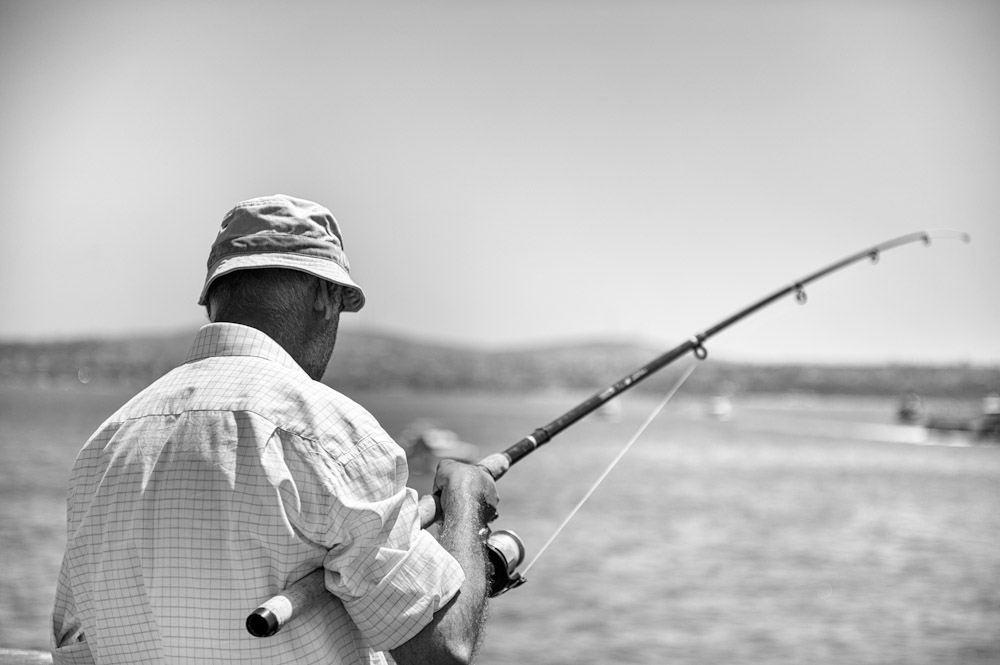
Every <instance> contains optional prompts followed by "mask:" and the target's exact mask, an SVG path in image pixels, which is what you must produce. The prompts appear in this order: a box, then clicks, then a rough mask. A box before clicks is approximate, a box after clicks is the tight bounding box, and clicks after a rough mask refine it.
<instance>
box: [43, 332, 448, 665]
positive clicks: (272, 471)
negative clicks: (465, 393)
mask: <svg viewBox="0 0 1000 665" xmlns="http://www.w3.org/2000/svg"><path fill="white" fill-rule="evenodd" d="M405 482H406V463H405V458H404V456H403V454H402V452H401V451H400V449H399V448H398V447H397V446H396V445H395V444H394V443H393V442H392V440H391V438H390V437H389V436H388V435H386V433H385V432H384V431H383V430H382V429H381V427H379V426H378V424H377V423H376V422H375V420H374V419H373V418H372V417H371V416H370V415H369V414H368V413H367V412H366V411H364V410H363V409H362V408H361V407H359V406H357V405H356V404H354V403H353V402H352V401H350V400H348V399H347V398H345V397H343V396H342V395H339V394H338V393H336V392H335V391H333V390H331V389H329V388H327V387H326V386H323V385H322V384H319V383H317V382H314V381H312V380H310V379H309V378H308V376H307V375H306V374H305V373H304V372H303V371H302V370H301V369H300V368H299V367H298V366H297V365H296V364H295V362H294V361H293V360H292V359H291V358H290V357H289V356H288V355H287V354H286V353H284V351H283V350H281V348H280V347H279V346H278V345H276V344H275V343H274V342H273V341H271V340H270V339H269V338H267V336H265V335H262V334H260V333H258V332H257V331H254V330H253V329H251V328H247V327H244V326H236V325H231V324H214V325H209V326H206V327H205V328H203V329H202V332H201V333H199V337H198V340H196V344H195V349H194V351H193V352H192V358H191V359H190V360H189V362H188V363H186V364H185V365H183V366H181V367H179V368H177V369H176V370H174V371H173V372H171V373H170V374H168V375H167V376H165V377H163V378H162V379H160V380H159V381H157V382H156V383H155V384H153V385H152V386H150V387H149V388H148V389H146V390H145V391H143V392H142V393H140V394H139V395H137V396H136V397H135V398H134V399H133V400H131V401H130V402H129V403H128V404H127V405H125V406H124V407H122V409H120V410H119V411H118V413H116V414H115V415H114V416H112V417H111V418H110V419H109V420H108V421H107V422H106V423H105V424H104V425H103V426H102V427H101V429H100V430H98V432H97V433H96V434H95V435H94V437H92V438H91V440H90V441H89V442H88V443H87V445H86V446H85V447H84V449H83V451H82V452H81V453H80V456H79V458H78V459H77V462H76V464H75V465H74V469H73V474H72V478H71V482H70V497H69V515H68V541H69V542H68V546H67V552H66V558H65V561H64V566H63V571H62V573H61V576H60V584H59V596H58V598H57V603H56V611H55V614H54V630H55V639H56V641H57V645H59V644H67V645H69V648H68V649H67V650H66V655H69V652H70V651H72V650H74V649H79V648H80V647H79V646H76V647H74V646H73V644H72V643H73V641H74V640H73V635H72V633H73V632H74V631H82V632H83V633H85V636H86V640H87V643H88V645H87V646H88V647H89V648H90V650H91V651H93V652H95V655H96V654H97V653H100V655H101V659H102V660H104V661H107V662H129V663H139V662H186V661H191V662H195V661H199V662H206V661H211V662H248V661H266V662H281V661H283V660H285V661H287V660H295V661H296V662H368V659H369V656H372V655H373V654H372V653H371V652H370V650H369V648H368V646H367V645H368V644H370V645H372V647H373V648H375V649H384V648H389V647H393V646H395V645H397V644H399V643H400V642H402V641H405V640H406V639H408V638H409V637H411V636H412V635H413V634H414V633H415V632H417V631H418V630H419V629H420V627H421V626H423V625H424V624H426V622H427V620H428V613H432V612H433V611H435V610H436V609H438V606H437V605H433V604H431V605H428V604H427V603H426V601H425V600H424V596H425V595H426V593H427V592H428V591H429V590H428V589H426V588H424V589H417V588H412V589H411V588H404V587H405V586H406V585H403V584H395V585H394V584H389V587H390V589H389V590H386V589H385V588H384V586H385V582H386V580H387V579H388V580H389V581H390V582H392V572H391V571H393V570H394V569H395V568H397V567H399V566H398V564H399V563H400V562H401V561H402V560H404V559H406V558H408V555H409V554H410V553H412V552H414V551H420V552H421V553H428V554H429V556H430V560H432V561H434V562H436V564H438V565H440V567H441V573H440V579H439V580H438V586H439V588H437V589H434V590H431V594H430V595H431V596H438V597H441V596H444V597H448V596H450V595H451V594H452V593H454V590H455V589H457V588H458V586H459V585H460V584H461V580H462V575H461V570H460V569H459V568H458V567H457V564H455V563H454V560H453V559H451V558H450V557H447V556H441V554H442V553H443V550H442V552H441V553H438V552H435V551H434V550H435V548H438V547H439V546H438V545H437V543H436V542H435V541H433V539H432V538H430V537H429V536H428V535H427V534H426V533H425V532H421V531H420V530H419V529H418V528H416V526H415V525H416V519H415V517H414V515H415V510H416V502H415V495H414V493H413V492H412V490H407V489H406V488H405ZM324 565H325V566H326V567H327V568H328V571H330V572H328V573H327V584H328V586H329V587H331V588H333V589H334V590H335V591H336V592H337V593H338V595H339V596H340V598H342V599H343V601H341V600H339V599H337V598H335V597H334V596H333V595H329V596H327V597H326V599H325V600H324V602H323V603H321V604H320V605H319V606H318V607H316V608H315V609H313V610H311V611H310V612H309V613H308V614H307V615H305V616H301V617H298V618H297V620H296V622H294V623H293V624H292V625H291V626H289V627H287V628H286V629H285V630H283V631H281V632H280V633H278V634H277V635H276V636H274V637H272V638H268V639H265V640H260V639H256V638H253V637H251V636H249V634H248V633H247V632H246V630H245V628H244V620H245V618H246V614H247V612H248V610H250V609H252V608H253V607H255V606H256V605H257V604H258V603H259V602H260V601H261V600H262V599H264V598H267V597H268V596H270V595H271V594H273V593H275V592H277V591H278V590H280V589H282V588H284V587H286V586H287V585H288V584H289V583H290V582H292V581H294V580H296V579H298V578H299V577H302V576H303V575H305V574H306V573H308V572H310V571H312V570H313V569H315V568H319V567H322V566H324ZM439 594H440V595H439ZM387 602H388V603H389V605H388V606H387V605H386V603H387ZM406 613H410V614H411V615H412V620H404V621H402V622H400V621H399V615H400V614H403V615H405V614H406ZM390 614H392V620H391V621H390V620H389V618H388V617H389V615H390ZM78 617H85V619H83V623H82V624H81V623H80V619H78ZM389 626H391V628H389ZM59 655H60V654H59V650H57V653H56V656H57V659H58V658H59ZM338 659H339V660H338Z"/></svg>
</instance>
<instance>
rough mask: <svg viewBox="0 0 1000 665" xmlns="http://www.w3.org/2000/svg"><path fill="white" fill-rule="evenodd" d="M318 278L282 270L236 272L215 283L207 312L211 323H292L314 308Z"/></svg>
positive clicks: (207, 299)
mask: <svg viewBox="0 0 1000 665" xmlns="http://www.w3.org/2000/svg"><path fill="white" fill-rule="evenodd" d="M317 279H318V278H316V277H313V276H312V275H310V274H308V273H304V272H301V271H299V270H286V269H283V268H255V269H252V270H235V271H233V272H231V273H227V274H225V275H223V276H221V277H219V278H218V279H216V280H215V281H214V282H212V286H211V288H209V290H208V297H207V298H206V303H205V311H206V313H207V314H208V317H209V319H210V320H212V321H228V322H241V321H244V322H245V321H268V322H271V323H274V324H278V325H281V324H285V323H289V322H291V321H295V320H298V319H299V318H300V317H302V316H304V315H306V314H307V313H308V312H309V311H310V310H311V309H312V303H313V300H312V298H313V295H314V291H313V285H314V284H315V283H316V280H317Z"/></svg>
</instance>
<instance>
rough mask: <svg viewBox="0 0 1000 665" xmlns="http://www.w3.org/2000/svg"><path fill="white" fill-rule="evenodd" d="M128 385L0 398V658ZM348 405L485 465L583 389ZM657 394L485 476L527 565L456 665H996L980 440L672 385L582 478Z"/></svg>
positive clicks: (993, 537)
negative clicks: (467, 452) (80, 476)
mask: <svg viewBox="0 0 1000 665" xmlns="http://www.w3.org/2000/svg"><path fill="white" fill-rule="evenodd" d="M133 392H134V387H109V386H96V385H93V384H89V385H87V384H80V385H0V560H2V565H0V599H2V601H3V602H2V603H0V647H7V648H22V649H30V648H34V649H46V648H47V647H48V644H49V637H48V617H49V613H50V612H51V608H52V601H53V597H54V594H55V583H56V576H57V573H58V570H59V564H60V560H61V557H62V551H63V547H64V545H65V493H66V484H67V480H68V476H69V470H70V467H71V465H72V463H73V460H74V458H75V456H76V454H77V451H78V450H79V449H80V447H81V446H82V445H83V443H84V441H85V440H86V438H87V437H88V436H89V434H90V433H91V432H92V431H93V430H94V429H95V428H97V427H98V426H99V425H100V424H101V422H102V421H103V420H104V419H105V418H106V417H107V416H109V415H110V414H111V413H112V412H113V411H114V410H115V409H116V408H117V407H118V406H119V405H120V404H121V403H123V402H124V401H125V400H126V399H128V398H129V397H130V396H131V394H132V393H133ZM352 397H354V398H355V399H356V400H357V401H358V402H360V403H361V404H363V405H364V406H366V407H367V408H368V409H369V410H370V411H371V412H372V413H373V414H374V415H375V416H376V417H377V418H378V419H379V420H380V421H381V422H382V424H383V426H384V427H385V428H386V430H387V431H389V432H390V433H391V434H393V435H394V436H395V435H399V434H400V433H402V432H403V431H404V430H405V429H406V428H407V427H408V426H409V425H410V424H412V423H413V422H414V421H417V420H424V421H430V422H433V423H435V424H437V425H438V426H440V427H444V428H447V429H450V430H452V431H454V432H455V433H456V435H457V436H458V437H460V439H461V440H463V441H466V442H471V443H474V444H475V445H476V446H477V447H478V450H479V451H480V452H481V454H482V455H484V456H485V455H486V454H489V453H491V452H495V451H499V450H503V449H504V448H506V447H507V446H509V445H511V444H513V443H514V442H515V441H517V440H519V439H520V438H521V437H523V436H525V435H527V434H529V433H531V432H532V431H533V430H534V429H535V428H536V427H539V426H541V425H544V424H546V423H548V422H550V421H551V420H553V419H555V418H556V417H557V416H559V415H561V414H562V413H563V412H564V411H566V410H567V409H569V408H570V407H572V406H574V405H575V404H576V403H577V402H579V401H580V400H581V399H583V398H584V397H586V395H580V394H573V393H545V394H534V395H509V394H505V395H494V394H474V393H473V394H470V393H461V394H454V393H420V394H413V393H405V392H400V393H394V392H382V393H362V394H357V395H352ZM657 400H658V396H655V395H645V394H637V395H634V396H633V395H631V394H626V395H623V396H621V397H619V398H617V399H616V402H618V403H619V406H618V408H616V409H613V410H602V412H601V413H595V414H593V415H591V416H588V417H586V418H584V419H583V420H582V421H580V422H579V423H577V424H576V425H574V426H572V427H570V428H568V429H567V430H566V431H564V432H562V433H561V434H559V435H558V436H557V437H555V438H554V439H553V440H552V441H550V442H549V443H548V444H546V445H545V446H543V447H541V448H539V449H538V450H537V451H536V452H534V453H533V454H532V455H529V456H528V457H525V458H524V459H523V460H521V461H520V462H519V463H518V464H517V465H515V466H514V467H513V468H512V469H511V470H510V471H509V472H508V473H507V475H506V476H504V477H503V478H502V479H501V480H500V481H499V483H498V488H499V490H500V496H501V504H500V517H499V518H498V520H497V521H496V522H495V524H494V527H495V528H497V529H507V530H511V531H514V532H515V533H516V534H518V536H519V537H520V538H521V539H522V540H523V541H524V543H525V546H526V560H527V561H526V563H531V569H530V571H528V573H527V582H526V583H525V584H524V585H523V586H520V587H518V588H516V589H513V590H511V591H509V592H508V593H506V594H503V595H501V596H499V597H497V598H494V599H492V600H491V601H490V607H489V618H488V622H487V629H486V638H485V641H484V643H483V645H482V647H481V651H480V654H479V658H478V661H477V662H479V663H484V664H491V663H492V664H497V665H500V664H523V663H532V664H538V665H545V664H557V663H558V664H564V663H583V664H589V663H593V664H597V663H673V664H679V665H687V664H690V665H695V664H697V665H705V664H707V663H754V664H759V663H768V664H769V665H785V664H787V665H793V664H794V665H800V664H801V663H810V664H813V665H824V664H830V665H833V664H837V665H842V664H843V663H851V664H853V665H865V664H871V665H875V664H878V665H887V664H892V663H899V664H904V663H905V664H906V665H922V664H927V665H931V664H933V665H942V664H948V663H955V664H963V665H979V664H982V665H985V664H987V663H990V664H993V665H995V664H996V663H1000V446H998V445H996V444H995V443H990V442H983V441H979V440H977V439H975V438H973V437H970V436H969V435H967V434H964V433H937V434H934V433H928V432H927V431H925V430H923V429H922V428H919V427H914V426H910V425H904V424H900V423H898V422H896V418H895V407H896V404H895V402H894V401H893V400H891V399H886V398H859V397H836V396H833V397H831V396H819V395H730V396H725V397H724V398H720V397H719V396H697V395H687V394H685V393H684V392H683V390H682V391H680V392H679V393H678V394H677V396H676V397H675V398H674V399H673V400H672V401H670V402H669V403H668V404H667V406H666V407H665V408H664V409H663V411H662V412H661V413H659V414H658V415H657V416H656V417H655V419H653V420H652V422H651V424H650V425H649V427H648V428H647V429H646V430H645V431H644V432H643V433H642V434H641V435H640V436H638V437H637V438H636V439H635V443H634V445H633V446H632V447H631V449H630V450H629V451H628V453H627V454H626V455H624V456H623V457H622V458H621V460H620V461H619V462H618V463H617V465H616V466H614V468H613V469H611V470H610V471H608V472H607V475H606V478H605V479H604V481H603V482H602V483H600V484H597V485H596V486H595V482H596V481H597V479H598V478H599V477H601V476H602V474H604V473H605V472H606V471H607V469H608V467H609V465H610V464H611V462H612V461H613V460H614V459H615V458H616V456H618V455H619V452H620V451H621V450H622V448H623V446H624V445H625V444H626V443H627V442H628V441H629V440H630V439H632V438H633V437H634V435H635V434H636V432H637V431H638V429H639V427H640V425H641V424H642V423H643V422H644V421H645V420H646V419H647V418H648V417H649V416H650V415H651V412H652V410H653V408H654V406H655V405H656V402H657ZM930 406H931V407H933V405H932V404H931V405H930ZM410 482H411V485H412V486H413V487H414V488H416V489H417V491H418V492H420V493H425V492H427V491H429V489H430V485H431V476H430V475H429V474H428V473H422V472H415V473H414V474H413V475H412V476H411V479H410ZM588 492H592V493H591V494H590V497H589V499H588V500H587V501H586V502H585V503H584V504H583V505H582V506H581V507H580V508H579V510H578V512H576V514H575V516H574V517H573V519H572V520H571V521H570V522H569V523H568V524H567V525H566V527H565V528H564V529H563V530H562V532H561V533H559V535H558V536H557V537H556V538H555V539H554V540H552V542H551V545H549V547H548V548H547V549H545V551H544V552H543V553H541V556H539V557H538V558H537V560H536V559H535V557H536V556H537V555H538V554H539V550H540V548H541V546H542V545H543V544H544V543H545V542H546V541H548V540H549V538H550V536H551V535H552V534H553V532H554V531H555V530H556V528H557V527H558V526H559V524H560V523H561V522H562V521H563V519H564V518H565V517H566V516H567V514H569V512H570V511H571V510H572V509H573V508H574V506H576V505H577V504H578V503H579V501H580V500H581V498H582V497H584V496H585V495H586V494H587V493H588ZM250 609H252V608H248V610H250Z"/></svg>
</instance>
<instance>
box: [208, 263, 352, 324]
mask: <svg viewBox="0 0 1000 665" xmlns="http://www.w3.org/2000/svg"><path fill="white" fill-rule="evenodd" d="M254 268H287V269H290V270H299V271H301V272H305V273H309V274H310V275H314V276H315V277H319V278H320V279H325V280H327V281H330V282H333V283H334V284H340V285H341V286H344V287H346V288H345V291H344V311H345V312H357V311H358V310H360V309H361V308H362V307H364V306H365V292H364V291H362V290H361V287H360V286H358V285H357V284H356V283H355V282H354V280H353V279H351V276H350V275H349V274H348V273H347V271H346V270H344V269H343V268H341V267H340V265H338V264H337V263H335V262H334V261H331V260H329V259H322V258H319V257H315V256H305V255H303V254H276V253H273V254H272V253H263V254H243V255H239V256H231V257H229V258H225V259H222V260H221V261H219V262H218V263H216V264H215V265H214V266H212V269H211V270H209V271H208V277H206V279H205V286H204V287H202V289H201V296H199V297H198V304H199V305H205V304H207V298H208V289H209V287H210V286H212V282H214V281H215V280H216V279H218V278H219V277H222V276H223V275H226V274H228V273H231V272H235V271H236V270H250V269H254Z"/></svg>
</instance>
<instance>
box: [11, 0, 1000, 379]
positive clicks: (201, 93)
mask: <svg viewBox="0 0 1000 665" xmlns="http://www.w3.org/2000/svg"><path fill="white" fill-rule="evenodd" d="M998 36H1000V3H997V2H993V1H990V0H984V1H974V0H951V1H948V2H944V1H933V2H931V1H924V0H905V1H904V0H896V1H879V0H872V1H861V0H857V1H854V0H845V1H839V2H819V1H816V0H804V1H795V2H793V1H787V2H780V1H773V0H772V1H768V0H761V1H751V2H746V1H733V2H724V1H720V0H698V1H690V2H651V1H650V2H640V1H631V0H626V1H620V2H611V1H607V2H587V1H581V0H575V1H566V2H560V1H538V2H524V1H516V0H514V1H505V2H439V1H433V0H432V1H429V2H420V3H411V2H379V3H346V2H343V3H341V2H287V3H256V2H228V3H227V2H213V3H201V2H186V1H178V2H169V3H146V2H143V3H136V2H68V1H67V2H50V1H45V0H41V1H35V2H28V1H16V2H15V1H10V0H0V200H2V201H3V206H4V210H3V214H2V217H0V224H2V226H0V229H2V235H0V287H2V288H0V339H2V340H26V339H53V338H75V337H93V336H103V335H115V336H120V335H126V334H133V333H149V332H158V331H171V332H175V331H178V330H184V329H191V330H193V329H194V328H195V327H197V326H198V325H200V324H202V323H204V313H203V311H202V310H201V309H200V308H199V307H198V306H197V304H196V302H195V301H196V300H197V297H198V294H199V291H200V289H201V284H202V281H203V280H204V274H205V261H206V259H207V256H208V249H209V246H210V244H211V242H212V240H213V239H214V237H215V234H216V232H217V230H218V226H219V223H220V222H221V220H222V217H223V216H224V214H225V213H226V211H227V210H229V208H231V207H232V205H233V204H235V203H236V202H238V201H241V200H244V199H248V198H253V197H256V196H264V195H270V194H276V193H283V194H289V195H292V196H297V197H302V198H307V199H311V200H314V201H317V202H319V203H322V204H323V205H325V206H327V207H329V208H330V209H331V210H332V211H333V213H334V215H335V216H336V217H337V219H338V220H339V222H340V224H341V225H342V228H343V230H344V236H345V244H346V249H347V252H348V255H349V258H350V261H351V265H352V275H353V276H354V277H355V278H356V280H357V281H358V282H359V283H360V284H361V285H362V286H363V287H364V289H365V292H366V294H367V298H368V304H367V305H366V307H365V309H364V310H363V311H362V312H360V313H358V314H354V315H345V316H344V319H343V322H342V325H343V326H344V327H347V328H351V329H356V330H382V331H387V332H392V333H398V334H402V335H406V336H410V337H413V338H416V339H420V340H424V341H433V342H441V343H449V344H461V345H466V346H475V347H482V348H519V347H525V346H536V345H548V344H555V343H560V342H565V341H596V340H624V341H641V342H643V343H649V344H654V345H673V344H675V343H679V342H680V341H683V340H684V339H687V338H688V337H690V336H691V335H692V334H694V333H696V332H699V331H702V330H705V329H707V328H709V327H711V326H712V325H713V324H715V323H716V322H718V321H720V320H721V319H724V318H725V317H727V316H728V315H730V314H731V313H733V312H735V311H737V310H739V309H740V308H742V307H744V306H745V305H747V304H749V303H751V302H753V301H754V300H756V299H758V298H760V297H762V296H765V295H767V294H769V293H771V292H773V291H775V290H776V289H778V288H781V287H784V286H786V285H788V284H790V283H793V282H794V281H796V280H797V279H798V278H800V277H802V276H803V275H806V274H808V273H810V272H812V271H814V270H816V269H818V268H820V267H822V266H824V265H827V264H829V263H832V262H833V261H835V260H837V259H839V258H841V257H843V256H846V255H848V254H851V253H853V252H856V251H859V250H861V249H863V248H866V247H868V246H871V245H874V244H876V243H879V242H882V241H884V240H887V239H890V238H894V237H896V236H900V235H903V234H907V233H910V232H913V231H918V230H923V229H957V230H961V231H965V232H968V233H969V234H971V236H972V242H971V243H968V244H966V243H962V242H958V241H954V240H948V239H941V240H939V241H937V242H934V243H932V245H931V246H930V247H926V248H925V247H923V246H922V245H920V244H913V245H907V246H904V247H900V248H898V249H894V250H892V251H891V252H887V253H885V255H883V256H882V258H881V260H880V261H879V262H878V264H877V265H872V264H870V263H869V262H867V261H866V262H863V263H861V264H859V265H855V266H851V267H850V268H847V269H845V270H843V271H841V272H838V273H836V274H834V275H831V276H829V277H827V278H825V279H823V280H822V281H820V282H818V283H816V284H815V285H813V286H812V287H811V288H809V289H808V295H809V300H808V304H807V305H806V306H805V307H800V306H799V305H798V304H797V303H796V302H795V301H794V299H793V298H789V299H786V300H782V301H780V302H778V303H776V304H774V305H772V306H771V307H768V308H766V309H764V310H762V311H760V312H758V313H756V314H754V315H753V316H751V317H749V318H747V319H745V320H744V321H743V322H741V323H738V324H736V325H734V326H733V327H731V328H730V329H728V330H725V331H724V332H722V333H720V334H719V335H718V336H717V337H716V338H714V339H713V340H712V341H711V342H710V343H709V345H708V347H709V352H710V353H711V354H713V355H714V356H716V357H722V358H727V359H730V360H748V361H761V362H773V361H779V362H780V361H787V362H801V361H817V362H862V363H883V362H929V363H939V362H941V363H943V362H949V363H950V362H969V363H990V364H996V363H1000V306H998V304H997V303H998V298H997V293H996V291H997V286H998V285H1000V260H998V259H1000V120H998V119H1000V38H998ZM665 348H666V347H665Z"/></svg>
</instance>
